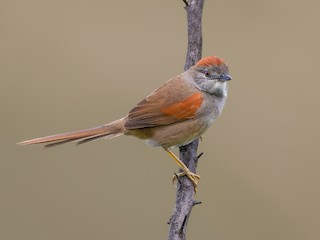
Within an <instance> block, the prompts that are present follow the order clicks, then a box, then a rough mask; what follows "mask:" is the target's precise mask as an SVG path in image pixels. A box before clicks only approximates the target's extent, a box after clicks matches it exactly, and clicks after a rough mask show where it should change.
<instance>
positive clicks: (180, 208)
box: [168, 0, 204, 240]
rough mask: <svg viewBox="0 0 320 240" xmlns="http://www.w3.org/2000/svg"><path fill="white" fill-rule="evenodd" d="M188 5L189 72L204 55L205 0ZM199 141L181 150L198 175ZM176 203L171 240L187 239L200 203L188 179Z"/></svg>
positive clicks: (182, 183) (179, 187)
mask: <svg viewBox="0 0 320 240" xmlns="http://www.w3.org/2000/svg"><path fill="white" fill-rule="evenodd" d="M183 1H184V2H185V4H186V6H185V9H186V12H187V20H188V50H187V56H186V62H185V66H184V69H185V70H187V69H188V68H190V67H191V66H193V65H194V64H195V63H196V62H197V61H198V60H199V59H200V58H201V53H202V30H201V18H202V9H203V3H204V0H189V1H187V0H183ZM198 144H199V140H198V139H196V140H194V141H193V142H192V143H190V144H188V145H186V146H182V147H180V148H179V150H180V159H181V160H182V161H183V162H184V164H185V165H186V166H187V167H188V168H189V169H190V171H192V172H194V173H196V168H197V163H198V158H199V157H200V156H201V155H199V156H197V149H198ZM177 184H178V185H177V195H176V203H175V206H174V210H173V213H172V216H171V218H170V221H169V225H170V228H169V235H168V239H169V240H184V239H186V229H187V223H188V220H189V217H190V214H191V210H192V208H193V206H194V205H196V204H199V203H200V202H198V201H195V198H194V195H195V192H194V187H193V184H192V183H191V182H190V181H189V179H188V178H187V177H181V178H180V179H179V181H178V183H177Z"/></svg>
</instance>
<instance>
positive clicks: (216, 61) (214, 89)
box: [191, 56, 232, 97]
mask: <svg viewBox="0 0 320 240" xmlns="http://www.w3.org/2000/svg"><path fill="white" fill-rule="evenodd" d="M191 71H193V73H194V81H195V84H196V86H197V87H198V88H199V89H201V90H202V91H204V92H207V93H210V94H213V95H216V96H222V97H224V96H226V95H227V81H229V80H231V79H232V77H231V76H230V74H229V69H228V66H227V64H226V63H225V61H224V60H223V59H222V58H218V57H215V56H210V57H205V58H202V59H201V60H199V61H198V62H197V63H196V64H195V65H194V66H193V67H192V68H191Z"/></svg>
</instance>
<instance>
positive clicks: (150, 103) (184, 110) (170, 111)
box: [125, 76, 203, 130]
mask: <svg viewBox="0 0 320 240" xmlns="http://www.w3.org/2000/svg"><path fill="white" fill-rule="evenodd" d="M202 102H203V96H202V93H201V92H200V91H199V90H198V89H197V88H196V87H195V86H193V85H191V84H189V83H187V82H186V81H184V80H182V79H181V78H180V77H179V76H178V77H176V78H174V79H171V80H169V81H168V82H166V83H165V84H164V85H163V86H161V87H160V88H158V89H157V90H155V91H154V92H153V93H151V94H150V95H149V96H148V97H147V98H145V99H144V100H142V101H141V102H140V103H138V104H137V106H136V107H134V108H133V109H132V110H131V111H130V112H129V114H128V116H127V121H126V124H125V127H126V129H129V130H130V129H138V128H147V127H156V126H162V125H167V124H172V123H175V122H179V121H184V120H187V119H191V118H193V117H194V116H195V115H196V112H197V110H198V108H199V107H200V106H201V104H202Z"/></svg>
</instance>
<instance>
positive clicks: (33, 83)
mask: <svg viewBox="0 0 320 240" xmlns="http://www.w3.org/2000/svg"><path fill="white" fill-rule="evenodd" d="M183 6H184V4H183V2H182V1H178V0H176V1H146V0H145V1H143V0H136V1H108V0H105V1H100V0H93V1H72V0H64V1H61V0H58V1H40V0H34V1H32V0H30V1H21V0H20V1H19V0H17V1H9V0H1V1H0V34H1V37H0V84H1V86H0V88H1V89H0V91H1V93H0V106H1V138H0V139H1V140H0V141H1V145H0V146H1V159H0V194H1V196H0V238H1V239H6V240H9V239H10V240H11V239H12V240H13V239H14V240H15V239H25V240H29V239H30V240H31V239H32V240H35V239H39V240H43V239H48V240H51V239H52V240H53V239H78V240H80V239H165V238H166V236H167V228H168V226H167V224H166V222H167V221H168V219H169V217H170V215H171V212H172V209H173V204H174V200H175V188H174V187H173V186H172V184H171V176H172V174H173V172H174V171H177V167H176V165H175V163H174V161H173V160H172V159H170V158H169V156H167V154H166V153H165V152H164V151H163V150H161V149H160V148H150V147H148V146H147V145H145V144H143V142H140V141H139V140H137V139H134V138H130V137H121V138H117V139H113V140H110V141H97V142H94V143H92V144H87V145H83V146H81V147H75V146H74V145H73V144H68V145H65V146H61V147H57V148H53V149H48V150H43V148H42V147H41V146H28V147H18V146H15V145H14V144H15V143H16V142H18V141H22V140H25V139H29V138H34V137H39V136H45V135H49V134H54V133H59V132H64V131H69V130H77V129H82V128H88V127H93V126H96V125H100V124H103V123H107V122H109V121H112V120H114V119H117V118H120V117H122V116H124V115H125V114H126V113H127V112H128V111H129V110H130V109H131V107H133V106H134V105H135V104H136V103H137V102H138V101H140V100H141V99H142V98H144V97H145V96H146V95H148V94H149V93H150V92H151V91H152V90H153V89H155V88H156V87H158V86H159V85H161V84H162V83H163V82H165V81H166V80H168V79H169V78H171V77H173V76H175V75H177V74H178V73H180V72H181V71H182V69H183V65H184V60H185V53H186V39H187V36H186V16H185V11H184V9H183ZM319 10H320V2H319V1H317V0H314V1H312V0H306V1H296V0H292V1H289V0H280V1H276V0H271V1H262V0H258V1H249V0H244V1H236V0H228V1H213V0H212V1H208V0H207V1H206V2H205V7H204V14H203V40H204V44H203V56H207V55H211V54H215V55H218V56H220V57H222V58H224V59H225V60H226V61H227V62H228V64H229V66H230V70H231V74H232V76H233V80H232V81H231V82H229V98H228V101H227V104H226V107H225V109H224V112H223V114H222V116H221V118H219V119H218V120H217V121H216V122H215V124H214V126H213V127H212V128H211V129H209V130H208V131H207V132H206V134H205V135H204V136H203V141H202V144H201V146H200V149H199V151H203V152H204V155H203V157H202V158H201V160H200V163H199V166H198V173H199V174H200V175H201V176H202V179H201V182H200V186H199V191H198V194H197V195H196V197H197V199H198V200H201V201H203V204H202V205H200V206H197V207H196V208H194V210H193V212H192V216H191V218H190V222H189V226H188V237H189V239H224V240H229V239H238V240H239V239H245V240H249V239H252V240H253V239H254V240H256V239H259V240H269V239H277V240H280V239H281V240H283V239H290V240H298V239H303V240H316V239H320V228H319V223H320V213H319V203H320V190H319V187H320V184H319V183H320V175H319V171H320V170H319V169H320V162H319V159H320V154H319V122H320V109H319V96H318V93H319V88H320V81H319V72H318V70H319V42H320V33H319V23H320V15H319Z"/></svg>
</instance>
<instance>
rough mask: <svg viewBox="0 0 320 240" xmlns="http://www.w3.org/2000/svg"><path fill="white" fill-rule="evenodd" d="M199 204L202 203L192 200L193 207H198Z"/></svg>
mask: <svg viewBox="0 0 320 240" xmlns="http://www.w3.org/2000/svg"><path fill="white" fill-rule="evenodd" d="M201 203H202V202H201V201H196V200H194V201H193V206H195V205H199V204H201Z"/></svg>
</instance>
